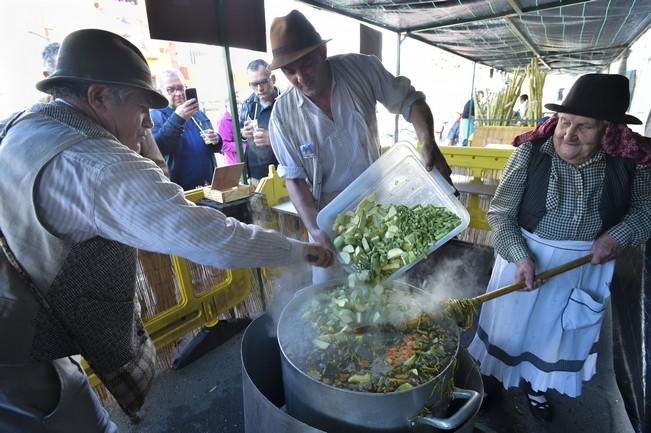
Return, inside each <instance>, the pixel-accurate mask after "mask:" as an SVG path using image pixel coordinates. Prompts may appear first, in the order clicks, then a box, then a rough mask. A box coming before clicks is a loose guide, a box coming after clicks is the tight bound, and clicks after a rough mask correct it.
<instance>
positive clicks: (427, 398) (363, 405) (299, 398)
mask: <svg viewBox="0 0 651 433" xmlns="http://www.w3.org/2000/svg"><path fill="white" fill-rule="evenodd" d="M343 283H344V281H329V282H327V283H322V284H316V285H313V286H309V287H307V288H304V289H302V290H299V291H298V292H297V293H296V295H295V296H294V297H293V298H292V299H291V300H290V301H289V302H288V303H287V305H286V306H285V307H284V309H283V311H282V313H281V315H280V318H279V321H278V342H279V344H280V351H281V366H282V373H283V384H284V390H285V401H286V404H287V411H288V413H289V414H290V415H292V416H294V417H296V418H297V419H299V420H301V421H303V422H305V423H307V424H309V425H312V426H314V427H317V428H320V429H322V430H325V431H330V432H337V433H346V432H356V433H360V432H386V433H389V432H405V431H409V430H410V429H415V428H421V429H422V426H431V427H432V429H431V431H439V429H440V430H453V429H456V428H457V427H459V426H460V425H462V424H463V423H464V422H466V421H467V420H468V419H470V418H471V417H474V416H475V415H476V414H477V412H478V410H479V406H480V404H481V396H480V395H479V393H478V392H476V391H473V390H464V389H455V390H454V391H453V392H452V395H449V394H448V393H447V392H446V390H447V389H449V387H448V383H449V382H448V379H450V378H451V377H452V376H453V373H454V372H453V370H454V368H453V365H454V358H456V353H455V357H453V358H452V359H451V361H450V363H449V364H448V366H447V367H445V368H444V369H443V370H442V371H441V373H440V374H439V375H438V376H436V377H435V378H433V379H431V380H430V381H428V382H426V383H424V384H422V385H420V386H417V387H414V388H411V389H408V390H405V391H400V392H390V393H384V394H378V393H367V392H358V391H351V390H347V389H341V388H337V387H334V386H331V385H326V384H324V383H322V382H320V381H318V380H316V379H313V378H312V377H310V376H309V375H308V374H306V373H304V372H303V371H301V370H300V368H298V367H297V366H296V365H295V364H294V363H293V362H292V360H291V358H290V357H288V356H287V353H286V352H285V349H284V348H285V347H286V346H287V343H288V342H289V339H291V338H292V336H293V335H295V332H293V331H294V330H295V327H296V326H297V325H298V323H297V321H296V317H297V316H298V315H297V314H295V313H297V312H298V311H300V307H301V306H303V305H305V304H306V303H307V302H309V301H310V300H311V299H313V298H314V296H315V295H316V294H318V293H319V292H321V291H329V290H332V289H334V288H335V287H337V286H339V285H341V284H343ZM391 286H392V288H393V289H394V290H395V289H398V290H401V291H406V292H407V293H420V294H424V292H423V291H422V290H420V289H418V288H415V287H413V286H410V285H408V284H404V283H399V282H393V283H391ZM441 320H445V319H441ZM449 326H452V327H454V328H456V323H453V322H451V323H450V324H449ZM456 331H457V335H458V332H459V331H458V328H456ZM457 350H458V345H457ZM452 399H460V400H466V401H465V402H464V403H463V405H461V406H460V407H459V409H458V410H457V411H456V412H455V413H454V414H453V415H451V416H449V417H447V418H437V417H433V416H429V417H424V416H420V413H421V412H422V409H423V408H424V407H425V406H426V405H427V406H435V407H441V406H447V404H448V403H449V402H450V400H452ZM419 431H421V430H419Z"/></svg>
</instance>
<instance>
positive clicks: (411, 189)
mask: <svg viewBox="0 0 651 433" xmlns="http://www.w3.org/2000/svg"><path fill="white" fill-rule="evenodd" d="M373 192H375V193H376V200H377V203H378V204H380V205H382V206H388V205H391V204H403V205H407V206H415V205H417V204H421V205H427V204H432V205H434V206H437V207H444V208H446V209H447V210H448V211H450V212H452V213H454V214H456V215H457V216H458V217H459V218H460V220H461V222H460V223H459V225H458V226H456V227H455V228H454V229H453V230H452V231H451V232H449V233H448V234H447V235H446V236H444V237H443V238H441V239H439V240H438V241H437V242H436V243H435V244H434V245H432V246H431V247H430V248H429V250H428V251H427V255H429V254H431V253H432V252H433V251H434V250H436V249H437V248H439V247H440V246H441V245H443V244H445V243H446V242H447V241H449V240H450V239H452V238H453V237H455V236H456V235H458V234H459V233H460V232H462V231H463V230H465V229H466V227H468V224H469V223H470V215H468V211H467V210H466V208H465V207H464V206H463V205H462V204H461V202H459V200H457V198H456V197H455V196H454V189H453V188H452V187H451V186H450V184H448V183H447V181H446V180H445V179H444V178H443V176H441V174H440V173H439V172H438V171H437V170H432V172H428V171H427V170H426V169H425V167H424V166H423V163H422V162H421V160H420V158H419V156H418V154H417V153H416V150H415V149H414V148H413V147H412V146H411V145H409V144H406V143H399V144H396V145H395V146H393V147H392V148H391V149H390V150H389V151H388V152H386V153H385V154H383V155H382V156H381V157H380V158H379V159H378V160H377V161H375V162H374V163H373V164H371V166H370V167H369V168H367V169H366V170H365V171H364V172H363V173H362V174H361V175H360V176H359V177H358V178H357V179H355V181H353V183H351V184H350V185H348V187H347V188H346V189H345V190H343V191H342V192H341V193H340V194H339V195H338V196H337V197H335V199H334V200H332V201H331V202H330V203H329V204H328V205H327V206H326V207H324V208H323V209H321V211H320V212H319V214H318V215H317V218H316V221H317V224H318V225H319V228H320V229H321V230H323V231H324V232H325V233H327V234H328V236H329V237H330V239H333V238H334V236H333V231H332V225H333V223H334V221H335V218H336V217H337V215H339V214H340V213H342V212H346V211H348V210H354V209H355V208H356V207H357V204H358V203H359V202H360V201H361V200H362V199H363V198H364V197H366V196H368V195H370V194H371V193H373ZM337 256H338V260H339V261H340V262H341V263H342V264H343V260H342V259H341V257H340V255H337ZM425 257H426V256H422V257H419V258H418V259H417V260H416V261H414V262H413V263H410V264H408V265H405V266H403V267H402V268H400V269H398V270H397V271H396V272H394V273H393V274H391V275H390V276H389V279H393V278H396V277H398V276H400V275H402V274H403V273H405V272H406V271H407V270H409V269H410V268H411V267H412V266H414V265H415V264H416V263H418V262H419V261H421V260H422V259H424V258H425Z"/></svg>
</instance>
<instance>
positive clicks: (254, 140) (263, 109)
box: [240, 59, 280, 184]
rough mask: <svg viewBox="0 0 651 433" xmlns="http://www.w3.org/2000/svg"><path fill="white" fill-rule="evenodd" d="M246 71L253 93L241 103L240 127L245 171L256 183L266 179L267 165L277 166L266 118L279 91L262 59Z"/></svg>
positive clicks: (250, 64) (266, 64) (252, 63)
mask: <svg viewBox="0 0 651 433" xmlns="http://www.w3.org/2000/svg"><path fill="white" fill-rule="evenodd" d="M246 72H247V76H248V78H249V86H250V87H251V90H253V93H252V94H251V96H249V97H248V98H246V100H245V101H244V103H243V104H242V110H241V111H240V125H242V127H243V128H242V137H243V138H244V139H245V140H246V144H247V146H246V153H245V154H244V156H245V162H246V168H247V172H248V173H249V177H250V178H251V181H252V183H254V184H255V183H257V182H258V181H259V180H260V179H261V178H263V177H266V176H267V174H268V173H269V165H270V164H273V165H274V166H277V165H278V160H276V156H275V155H274V152H273V149H272V148H271V142H270V141H269V118H270V117H271V110H272V108H273V106H274V102H276V98H277V97H278V95H279V93H280V92H279V91H278V88H277V87H276V86H275V83H276V77H275V76H274V75H273V74H272V73H271V71H270V70H269V64H268V63H267V62H265V61H264V60H262V59H257V60H253V61H252V62H251V63H249V65H248V66H247V67H246Z"/></svg>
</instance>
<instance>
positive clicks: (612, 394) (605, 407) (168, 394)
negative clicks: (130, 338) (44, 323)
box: [109, 332, 633, 433]
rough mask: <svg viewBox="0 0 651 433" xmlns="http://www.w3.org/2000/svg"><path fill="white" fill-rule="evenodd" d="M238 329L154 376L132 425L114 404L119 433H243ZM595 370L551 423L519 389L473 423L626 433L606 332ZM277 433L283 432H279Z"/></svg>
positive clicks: (553, 431)
mask: <svg viewBox="0 0 651 433" xmlns="http://www.w3.org/2000/svg"><path fill="white" fill-rule="evenodd" d="M241 338H242V333H240V334H238V335H236V336H235V337H233V338H231V339H230V340H228V341H227V342H226V343H225V344H223V345H222V346H220V347H218V348H216V349H214V350H213V351H211V352H209V353H207V354H206V355H204V356H203V357H202V358H200V359H198V360H197V361H194V362H193V363H191V364H190V365H188V366H186V367H185V368H183V369H181V370H167V371H164V372H162V373H161V374H160V375H159V377H158V378H157V380H156V382H155V384H154V386H153V388H152V391H151V394H150V395H149V397H148V399H147V402H146V403H145V408H144V413H143V414H144V421H143V422H142V423H141V424H139V425H135V426H134V425H131V424H129V422H128V420H127V419H126V418H125V417H124V415H123V414H122V413H121V412H120V410H119V408H117V407H116V406H115V405H110V406H109V412H110V413H111V416H112V417H113V419H114V420H115V421H116V422H117V423H118V425H119V427H120V432H122V433H241V432H244V422H243V412H242V389H241V371H240V356H239V348H240V341H241ZM601 341H602V342H603V344H602V345H601V346H602V347H601V350H600V353H602V354H603V356H601V357H600V362H599V365H598V373H597V376H596V377H595V378H593V380H592V381H590V382H589V383H588V384H587V385H586V386H585V388H584V389H585V392H584V394H583V396H582V397H581V398H580V399H568V398H565V397H563V396H561V395H558V394H556V395H553V402H554V404H555V407H556V408H557V416H556V418H555V420H554V421H553V422H552V423H548V424H545V423H542V422H539V421H538V420H536V419H535V418H533V417H532V416H531V414H530V412H529V409H528V407H527V403H526V400H525V398H524V397H523V395H522V393H521V392H519V391H517V390H509V391H505V392H503V393H501V394H500V395H497V396H496V397H495V398H493V399H492V401H490V402H489V403H487V405H486V407H484V408H482V410H481V412H480V415H479V417H478V421H479V423H480V424H481V426H483V427H485V428H484V429H483V431H485V432H499V433H511V432H513V433H525V432H526V433H547V432H549V433H564V432H572V433H629V432H632V431H633V430H632V428H631V426H630V423H629V421H628V419H627V418H626V414H625V412H624V408H623V405H622V403H621V397H620V394H619V391H618V390H617V387H616V385H615V381H614V374H613V371H612V358H611V356H610V355H609V347H608V346H609V344H606V342H609V341H610V333H609V332H604V334H603V335H602V340H601ZM278 433H282V432H278Z"/></svg>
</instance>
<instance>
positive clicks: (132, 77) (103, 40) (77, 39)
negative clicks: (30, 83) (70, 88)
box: [36, 29, 168, 108]
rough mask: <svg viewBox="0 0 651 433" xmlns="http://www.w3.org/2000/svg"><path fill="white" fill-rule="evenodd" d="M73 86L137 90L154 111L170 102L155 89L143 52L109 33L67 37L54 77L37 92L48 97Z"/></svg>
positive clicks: (87, 31) (88, 31) (87, 32)
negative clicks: (54, 89)
mask: <svg viewBox="0 0 651 433" xmlns="http://www.w3.org/2000/svg"><path fill="white" fill-rule="evenodd" d="M73 82H78V83H88V84H109V85H119V86H128V87H135V88H137V89H141V90H144V91H145V92H146V93H147V94H148V95H149V97H150V103H151V106H152V107H153V108H164V107H167V105H168V101H167V98H165V97H164V96H163V95H161V94H160V93H158V92H157V91H156V88H155V87H154V86H153V84H152V80H151V71H150V70H149V65H148V64H147V60H146V59H145V56H143V55H142V53H141V52H140V50H139V49H138V48H137V47H136V46H135V45H133V44H132V43H131V42H129V41H128V40H126V39H124V38H123V37H122V36H119V35H116V34H115V33H111V32H107V31H105V30H98V29H84V30H77V31H75V32H72V33H70V34H69V35H68V36H66V38H65V39H64V40H63V42H62V43H61V48H60V49H59V57H58V59H57V66H56V69H55V71H54V73H52V74H51V75H50V76H49V77H47V78H46V79H44V80H41V81H39V82H38V83H36V88H37V89H38V90H40V91H42V92H45V93H48V90H49V89H50V88H51V87H52V86H55V85H59V84H65V83H73Z"/></svg>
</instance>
